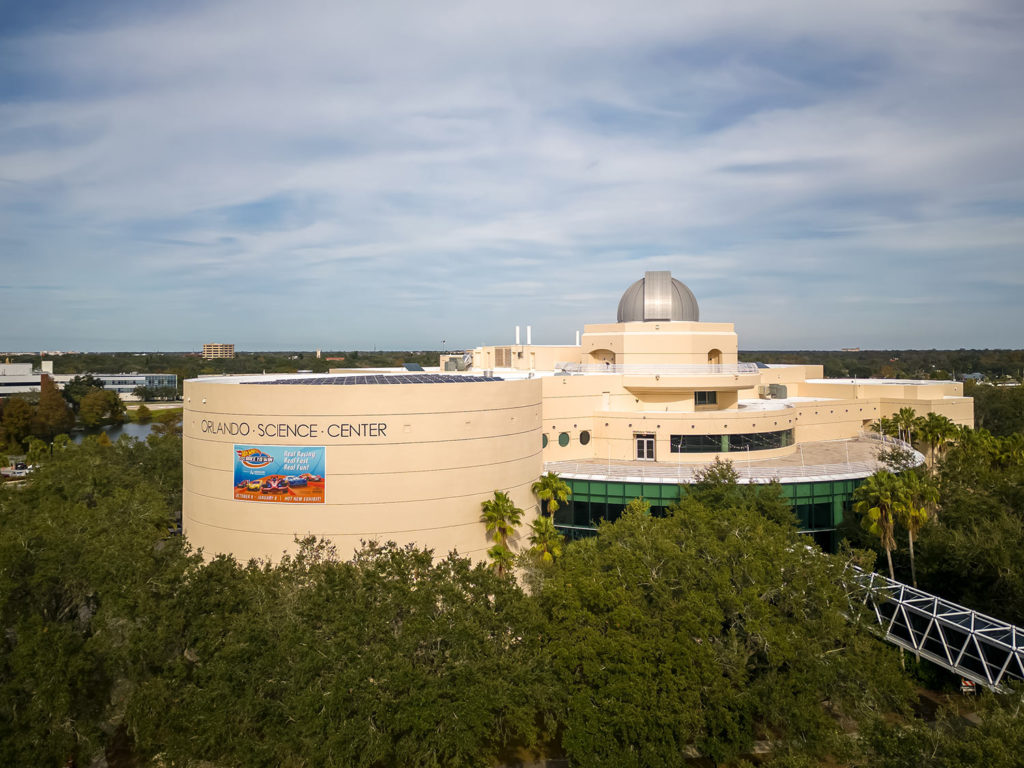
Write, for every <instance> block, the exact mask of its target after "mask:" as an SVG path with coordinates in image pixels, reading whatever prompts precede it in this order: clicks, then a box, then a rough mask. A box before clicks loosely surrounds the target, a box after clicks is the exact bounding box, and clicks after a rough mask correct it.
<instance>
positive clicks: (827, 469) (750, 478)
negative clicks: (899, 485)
mask: <svg viewBox="0 0 1024 768" xmlns="http://www.w3.org/2000/svg"><path fill="white" fill-rule="evenodd" d="M737 454H738V452H737ZM730 460H731V461H732V465H733V469H734V470H735V471H736V474H737V475H739V482H740V483H744V484H746V483H770V482H771V481H772V480H778V481H780V482H785V481H787V480H801V479H810V478H822V477H830V478H836V477H840V478H848V477H867V476H868V475H870V474H873V473H874V472H876V471H878V470H879V469H882V468H883V467H882V464H880V463H879V462H877V461H875V460H874V459H872V460H870V461H848V462H843V463H842V464H808V465H806V466H796V465H793V466H778V465H776V466H760V465H750V464H748V463H747V462H746V461H745V460H744V459H742V458H736V459H730ZM706 467H707V465H706V464H666V463H659V464H645V463H643V462H639V461H636V462H628V463H611V462H607V463H606V462H602V461H598V460H594V461H547V462H544V471H545V472H554V473H555V474H557V475H561V476H563V477H570V478H578V479H582V480H585V479H588V478H593V479H601V478H613V479H623V478H638V479H639V480H641V481H642V482H651V483H661V484H664V483H692V482H693V480H694V478H695V476H696V474H697V473H698V472H700V471H701V470H703V469H705V468H706Z"/></svg>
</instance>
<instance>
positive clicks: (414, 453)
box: [182, 379, 543, 560]
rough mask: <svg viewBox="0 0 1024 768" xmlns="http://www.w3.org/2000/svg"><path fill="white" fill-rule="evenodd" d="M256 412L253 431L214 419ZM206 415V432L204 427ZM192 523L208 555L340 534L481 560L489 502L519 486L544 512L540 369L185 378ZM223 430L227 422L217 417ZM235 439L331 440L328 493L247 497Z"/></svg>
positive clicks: (271, 548)
mask: <svg viewBox="0 0 1024 768" xmlns="http://www.w3.org/2000/svg"><path fill="white" fill-rule="evenodd" d="M367 422H373V423H381V424H386V425H387V427H386V430H384V432H385V433H384V434H383V435H378V436H376V437H349V438H341V437H333V438H332V437H328V436H326V434H325V432H326V430H327V427H328V426H329V425H332V424H343V423H357V424H358V423H367ZM220 423H225V424H245V425H247V427H248V429H249V435H248V436H241V435H238V436H233V435H230V434H218V433H217V432H216V431H211V427H210V425H211V424H213V425H217V424H220ZM261 424H262V425H266V424H286V425H291V424H303V425H312V426H313V427H314V428H315V429H316V431H317V437H315V438H309V439H299V438H295V437H288V438H282V439H273V438H267V437H262V438H261V437H259V436H258V434H257V432H256V430H257V428H258V426H259V425H261ZM204 427H205V430H204ZM183 428H184V493H183V511H182V517H183V527H184V533H185V536H186V537H187V538H188V540H189V542H190V543H191V544H192V546H194V547H200V548H202V549H203V550H204V552H205V553H206V555H207V556H211V555H214V554H216V553H230V554H233V555H234V556H235V557H236V558H238V559H240V560H247V559H249V558H251V557H260V558H267V559H272V560H276V559H278V558H279V557H280V556H281V554H282V552H285V551H288V552H291V551H294V550H295V545H294V539H295V537H296V536H299V537H302V536H306V535H309V534H313V535H316V536H324V537H327V538H330V539H331V540H332V542H333V543H334V544H335V545H336V546H337V548H338V552H339V554H340V555H341V556H342V557H349V556H351V554H352V552H353V551H355V550H356V549H357V548H358V547H359V546H360V541H361V540H370V539H377V540H379V541H387V540H394V541H396V542H398V543H400V544H406V543H415V544H417V545H419V546H423V547H428V548H431V549H433V550H434V552H435V554H436V555H439V556H443V555H445V554H447V552H449V551H450V550H453V549H454V550H457V551H458V552H459V553H460V554H462V555H465V556H469V557H472V558H473V559H477V560H481V559H484V558H485V556H486V550H487V548H488V547H489V546H490V545H491V542H490V541H488V540H487V539H486V536H485V532H484V527H483V524H482V523H481V522H480V513H481V508H480V504H481V502H482V501H484V500H486V499H488V498H490V497H491V496H492V494H493V492H494V491H495V490H504V491H507V492H508V493H509V494H510V495H511V497H512V499H513V501H514V502H515V503H516V505H517V506H519V507H520V508H522V509H523V510H524V511H525V513H526V514H525V515H524V520H523V524H522V526H520V528H519V532H520V536H521V537H522V540H523V541H525V534H526V531H527V526H528V524H529V522H530V521H531V520H532V519H534V518H535V517H536V515H537V501H536V498H535V497H534V496H533V494H532V493H531V491H530V486H531V485H532V483H533V482H534V481H535V480H536V479H537V477H538V476H539V475H540V474H541V472H542V467H543V465H542V460H541V385H540V382H539V381H538V380H527V381H508V382H488V383H479V382H476V383H465V384H463V383H445V384H401V385H397V384H396V385H345V386H337V385H322V386H315V385H293V384H242V383H240V382H239V380H237V379H236V380H233V381H228V380H203V381H196V380H193V381H187V382H185V411H184V422H183ZM212 429H213V430H215V429H216V426H214V427H213V428H212ZM235 444H240V445H289V446H291V445H296V446H324V447H325V449H326V450H325V454H326V461H325V463H326V466H325V473H324V475H325V481H326V482H325V503H323V504H284V503H272V502H258V501H242V500H236V499H234V498H233V496H234V487H233V486H234V483H233V467H234V449H233V446H234V445H235Z"/></svg>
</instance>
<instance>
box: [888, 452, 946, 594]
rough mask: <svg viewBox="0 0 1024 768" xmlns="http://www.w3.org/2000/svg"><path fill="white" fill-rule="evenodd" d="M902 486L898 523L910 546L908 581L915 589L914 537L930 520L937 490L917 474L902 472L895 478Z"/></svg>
mask: <svg viewBox="0 0 1024 768" xmlns="http://www.w3.org/2000/svg"><path fill="white" fill-rule="evenodd" d="M897 479H898V480H899V481H900V483H901V484H902V485H903V497H904V503H903V506H902V509H901V510H900V511H899V522H900V525H902V526H903V527H904V528H906V529H907V541H908V543H909V545H910V580H911V583H912V584H913V585H914V587H915V588H916V587H917V569H916V567H915V563H914V537H915V536H917V532H918V531H919V530H921V527H922V526H923V525H924V524H925V523H927V522H928V521H929V520H931V519H932V516H933V515H932V512H933V510H934V509H935V505H936V504H937V503H938V501H939V489H938V488H936V487H935V484H934V483H933V482H932V481H931V480H930V479H929V478H926V477H922V476H921V475H919V474H918V473H917V472H913V471H911V472H904V473H903V474H902V475H900V476H899V477H898V478H897Z"/></svg>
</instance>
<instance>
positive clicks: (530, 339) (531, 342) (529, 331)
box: [526, 325, 533, 346]
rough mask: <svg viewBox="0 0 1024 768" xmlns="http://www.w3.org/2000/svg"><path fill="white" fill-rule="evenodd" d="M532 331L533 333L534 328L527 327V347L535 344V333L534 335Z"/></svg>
mask: <svg viewBox="0 0 1024 768" xmlns="http://www.w3.org/2000/svg"><path fill="white" fill-rule="evenodd" d="M532 331H533V328H532V327H531V326H529V325H528V326H526V346H530V345H531V344H533V338H532V337H533V333H532Z"/></svg>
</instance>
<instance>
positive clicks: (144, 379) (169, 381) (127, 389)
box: [60, 373, 178, 400]
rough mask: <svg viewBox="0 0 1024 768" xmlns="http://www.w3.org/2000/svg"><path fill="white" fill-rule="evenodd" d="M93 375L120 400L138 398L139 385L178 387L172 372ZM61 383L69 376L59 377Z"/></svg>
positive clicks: (164, 387) (175, 375)
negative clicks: (115, 393)
mask: <svg viewBox="0 0 1024 768" xmlns="http://www.w3.org/2000/svg"><path fill="white" fill-rule="evenodd" d="M91 375H92V376H93V377H95V378H97V379H99V380H100V381H102V382H103V388H104V389H109V390H110V391H111V392H117V395H118V397H120V398H121V399H122V400H139V399H140V398H139V397H138V396H137V395H136V394H135V390H136V389H138V388H139V387H147V388H149V389H174V390H175V391H177V389H178V376H177V374H174V373H94V374H91ZM60 378H61V379H62V380H63V381H61V382H60V383H61V385H62V386H63V384H64V383H65V382H66V381H68V380H70V379H71V377H70V376H67V375H65V376H62V377H60Z"/></svg>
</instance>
